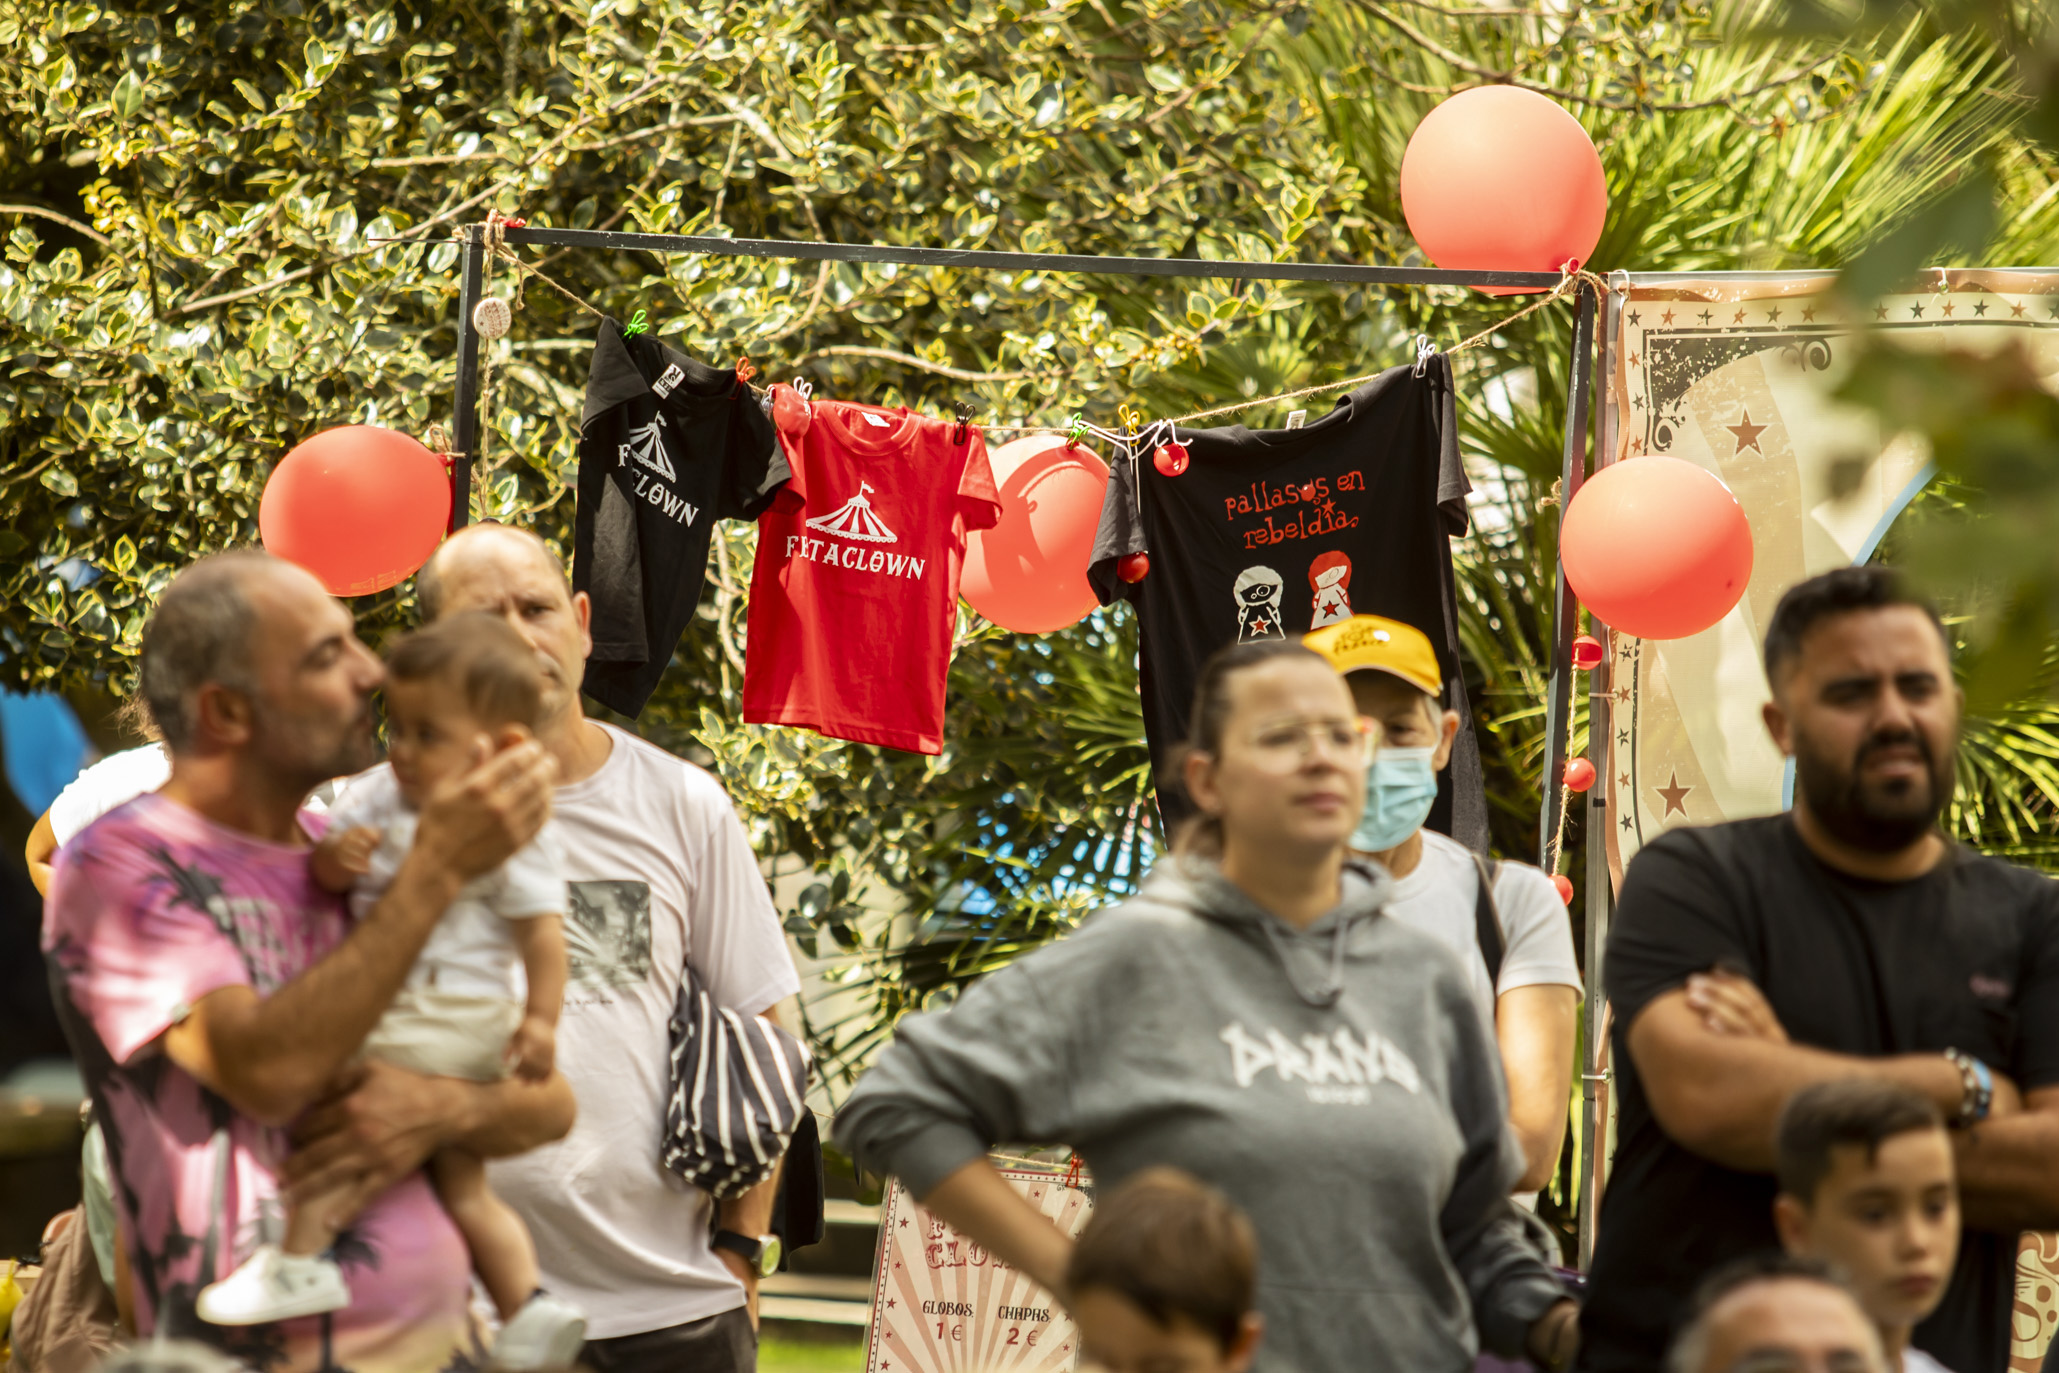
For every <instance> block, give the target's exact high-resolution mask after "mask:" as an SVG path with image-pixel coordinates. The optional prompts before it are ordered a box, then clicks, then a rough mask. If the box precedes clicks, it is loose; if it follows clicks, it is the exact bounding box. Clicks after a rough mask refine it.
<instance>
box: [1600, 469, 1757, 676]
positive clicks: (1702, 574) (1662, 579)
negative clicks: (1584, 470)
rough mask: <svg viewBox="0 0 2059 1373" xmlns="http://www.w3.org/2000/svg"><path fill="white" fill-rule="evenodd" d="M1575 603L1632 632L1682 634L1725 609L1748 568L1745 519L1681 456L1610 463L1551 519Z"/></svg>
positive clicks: (1719, 486)
mask: <svg viewBox="0 0 2059 1373" xmlns="http://www.w3.org/2000/svg"><path fill="white" fill-rule="evenodd" d="M1559 562H1560V564H1561V565H1562V566H1563V567H1564V568H1565V570H1566V583H1567V585H1569V586H1571V587H1572V588H1573V594H1574V595H1576V596H1578V597H1579V598H1580V602H1581V604H1583V605H1585V606H1586V607H1587V608H1588V609H1589V610H1591V611H1593V612H1594V617H1595V618H1596V619H1598V620H1600V621H1602V622H1603V623H1604V624H1606V625H1608V626H1609V627H1610V628H1611V629H1618V630H1621V631H1622V632H1623V633H1625V634H1631V635H1635V636H1636V637H1638V638H1640V639H1685V638H1687V637H1688V636H1689V635H1691V634H1699V633H1701V632H1702V631H1703V630H1705V629H1708V628H1710V627H1712V626H1713V625H1715V624H1716V622H1717V621H1719V620H1721V619H1722V618H1723V617H1724V616H1725V615H1728V614H1729V613H1730V608H1731V607H1732V606H1734V605H1736V604H1737V602H1738V599H1739V598H1740V597H1742V596H1743V595H1744V591H1745V587H1746V585H1747V584H1749V583H1750V581H1751V577H1752V526H1751V522H1750V521H1749V520H1747V519H1746V518H1745V515H1744V507H1742V506H1740V505H1739V504H1738V503H1737V497H1735V496H1733V495H1731V494H1730V488H1729V487H1727V486H1725V485H1724V484H1723V483H1722V482H1721V481H1719V480H1717V478H1716V475H1715V474H1714V473H1713V472H1710V471H1709V470H1708V469H1707V468H1704V467H1698V466H1696V465H1695V464H1694V463H1691V462H1687V461H1685V460H1684V459H1681V458H1666V457H1656V456H1652V457H1642V458H1629V459H1626V460H1624V461H1622V462H1617V463H1611V464H1610V465H1609V466H1607V467H1604V468H1602V469H1601V471H1599V472H1597V473H1595V474H1594V475H1593V476H1592V477H1589V478H1588V479H1587V484H1586V485H1584V486H1582V487H1581V488H1580V493H1579V494H1578V495H1576V496H1574V497H1573V499H1572V501H1571V502H1570V503H1569V504H1568V505H1567V507H1566V514H1565V520H1564V522H1563V523H1562V524H1561V525H1560V526H1559Z"/></svg>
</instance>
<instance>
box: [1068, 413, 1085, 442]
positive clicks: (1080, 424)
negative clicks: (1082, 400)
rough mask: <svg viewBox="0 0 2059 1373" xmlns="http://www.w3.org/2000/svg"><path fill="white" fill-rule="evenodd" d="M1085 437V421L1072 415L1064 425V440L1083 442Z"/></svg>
mask: <svg viewBox="0 0 2059 1373" xmlns="http://www.w3.org/2000/svg"><path fill="white" fill-rule="evenodd" d="M1086 437H1087V422H1086V421H1085V420H1083V419H1081V418H1080V417H1079V416H1078V415H1074V416H1073V417H1072V418H1071V419H1070V420H1068V421H1067V422H1066V425H1065V441H1066V442H1067V443H1068V444H1074V443H1083V442H1085V441H1086Z"/></svg>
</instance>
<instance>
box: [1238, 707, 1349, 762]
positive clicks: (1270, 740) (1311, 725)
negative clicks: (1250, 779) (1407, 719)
mask: <svg viewBox="0 0 2059 1373" xmlns="http://www.w3.org/2000/svg"><path fill="white" fill-rule="evenodd" d="M1379 736H1380V727H1379V725H1378V724H1376V723H1375V722H1374V721H1372V720H1370V719H1367V718H1366V717H1365V716H1362V715H1360V716H1354V717H1353V718H1351V719H1349V720H1343V719H1330V720H1277V721H1272V722H1269V723H1267V724H1263V725H1260V726H1259V727H1258V728H1257V729H1256V730H1255V731H1253V732H1252V734H1251V735H1250V737H1249V738H1248V739H1247V740H1246V743H1247V745H1248V746H1249V748H1250V750H1251V755H1252V758H1253V760H1254V761H1255V762H1257V764H1258V766H1259V769H1260V770H1261V771H1264V772H1269V773H1275V774H1280V775H1284V774H1286V773H1290V772H1296V771H1299V770H1300V769H1301V768H1304V767H1306V766H1307V765H1308V762H1309V760H1310V759H1312V758H1314V757H1315V756H1316V754H1317V753H1327V754H1328V755H1329V756H1330V757H1331V758H1334V759H1336V760H1337V761H1338V762H1340V763H1349V764H1355V765H1357V766H1359V767H1364V766H1366V765H1367V764H1369V763H1371V762H1372V760H1373V750H1374V749H1375V748H1376V747H1377V745H1378V742H1379Z"/></svg>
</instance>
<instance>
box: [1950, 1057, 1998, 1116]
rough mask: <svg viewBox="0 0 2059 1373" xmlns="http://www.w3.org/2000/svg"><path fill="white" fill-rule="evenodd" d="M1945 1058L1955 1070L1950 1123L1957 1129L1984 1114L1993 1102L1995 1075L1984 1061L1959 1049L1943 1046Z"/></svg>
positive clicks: (1992, 1105)
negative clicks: (1955, 1102)
mask: <svg viewBox="0 0 2059 1373" xmlns="http://www.w3.org/2000/svg"><path fill="white" fill-rule="evenodd" d="M1945 1059H1946V1061H1947V1062H1949V1063H1950V1064H1951V1065H1952V1066H1953V1067H1954V1068H1957V1069H1958V1070H1959V1113H1958V1114H1957V1115H1955V1116H1953V1117H1952V1124H1953V1125H1954V1126H1957V1127H1959V1128H1961V1129H1964V1128H1965V1127H1966V1126H1968V1125H1978V1124H1979V1123H1980V1122H1981V1121H1983V1120H1986V1119H1987V1118H1988V1112H1989V1111H1990V1110H1991V1109H1993V1107H1994V1104H1995V1075H1994V1073H1993V1072H1992V1071H1990V1070H1989V1068H1988V1065H1987V1064H1985V1063H1982V1062H1981V1061H1980V1060H1979V1059H1977V1058H1975V1057H1974V1056H1973V1055H1972V1054H1969V1053H1966V1052H1964V1051H1963V1050H1959V1049H1947V1050H1945Z"/></svg>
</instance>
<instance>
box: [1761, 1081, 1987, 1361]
mask: <svg viewBox="0 0 2059 1373" xmlns="http://www.w3.org/2000/svg"><path fill="white" fill-rule="evenodd" d="M1777 1148H1778V1150H1779V1163H1778V1168H1777V1175H1778V1177H1779V1180H1780V1195H1779V1196H1778V1197H1776V1198H1775V1199H1774V1202H1773V1223H1774V1226H1775V1227H1776V1228H1777V1229H1778V1230H1779V1232H1780V1242H1781V1243H1782V1244H1783V1245H1784V1246H1786V1248H1787V1251H1788V1252H1789V1253H1790V1254H1800V1255H1806V1256H1809V1257H1812V1258H1817V1259H1822V1260H1824V1261H1826V1262H1828V1263H1830V1264H1831V1265H1833V1266H1834V1267H1836V1268H1837V1269H1838V1270H1839V1272H1841V1273H1842V1274H1843V1275H1844V1277H1845V1279H1846V1280H1847V1281H1848V1282H1849V1283H1850V1284H1851V1288H1852V1291H1853V1294H1854V1295H1856V1296H1857V1297H1858V1299H1859V1305H1860V1306H1862V1307H1864V1308H1865V1311H1866V1315H1867V1316H1868V1318H1870V1319H1871V1320H1872V1321H1873V1323H1874V1324H1875V1325H1876V1326H1877V1327H1879V1330H1880V1340H1881V1344H1882V1346H1883V1348H1884V1349H1885V1351H1886V1354H1887V1360H1888V1367H1889V1368H1890V1370H1897V1371H1898V1373H1945V1370H1944V1366H1943V1365H1942V1364H1940V1363H1938V1362H1937V1360H1935V1359H1933V1358H1932V1357H1931V1356H1930V1355H1928V1354H1926V1353H1924V1352H1923V1351H1922V1350H1920V1349H1918V1348H1916V1347H1915V1346H1914V1345H1912V1344H1910V1343H1909V1335H1910V1332H1911V1331H1912V1330H1913V1329H1914V1328H1915V1326H1916V1325H1917V1323H1918V1322H1920V1321H1922V1320H1923V1319H1924V1318H1925V1317H1927V1316H1929V1315H1930V1313H1931V1312H1932V1311H1934V1310H1936V1309H1937V1305H1938V1303H1939V1302H1940V1301H1942V1300H1943V1299H1944V1295H1945V1288H1946V1287H1947V1286H1948V1285H1950V1283H1951V1280H1952V1266H1953V1264H1954V1263H1955V1262H1956V1261H1957V1258H1958V1253H1959V1184H1958V1178H1957V1175H1956V1173H1955V1171H1954V1166H1953V1162H1952V1141H1951V1136H1950V1134H1949V1133H1948V1132H1947V1131H1946V1129H1945V1123H1944V1119H1943V1117H1942V1116H1940V1115H1939V1114H1938V1109H1937V1107H1936V1106H1935V1105H1934V1104H1933V1103H1932V1102H1931V1101H1930V1100H1929V1098H1927V1097H1924V1096H1922V1095H1921V1094H1919V1093H1917V1092H1915V1091H1912V1090H1911V1089H1909V1088H1907V1087H1903V1086H1901V1085H1899V1084H1897V1083H1893V1082H1888V1081H1886V1080H1883V1079H1878V1078H1846V1079H1844V1080H1842V1081H1836V1082H1819V1083H1817V1084H1815V1085H1814V1086H1810V1087H1805V1088H1803V1089H1802V1090H1801V1091H1799V1092H1796V1093H1795V1094H1794V1097H1793V1098H1792V1099H1791V1100H1790V1101H1789V1102H1788V1103H1787V1107H1786V1109H1784V1110H1783V1111H1782V1112H1781V1115H1780V1126H1779V1135H1778V1140H1777Z"/></svg>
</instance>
